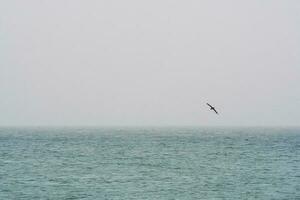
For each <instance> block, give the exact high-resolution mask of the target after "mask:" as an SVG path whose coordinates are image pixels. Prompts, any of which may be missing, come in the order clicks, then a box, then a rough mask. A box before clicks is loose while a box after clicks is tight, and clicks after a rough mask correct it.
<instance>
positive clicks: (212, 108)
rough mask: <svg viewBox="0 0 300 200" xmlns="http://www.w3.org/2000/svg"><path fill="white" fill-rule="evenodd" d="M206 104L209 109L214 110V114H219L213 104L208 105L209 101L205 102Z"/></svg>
mask: <svg viewBox="0 0 300 200" xmlns="http://www.w3.org/2000/svg"><path fill="white" fill-rule="evenodd" d="M206 104H207V105H208V106H209V107H210V110H213V111H215V113H216V114H219V113H218V112H217V111H216V109H215V107H213V106H212V105H210V104H209V103H206Z"/></svg>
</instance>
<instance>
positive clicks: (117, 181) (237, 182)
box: [0, 128, 300, 200]
mask: <svg viewBox="0 0 300 200" xmlns="http://www.w3.org/2000/svg"><path fill="white" fill-rule="evenodd" d="M0 199H3V200H6V199H30V200H33V199H91V200H94V199H103V200H105V199H130V200H131V199H139V200H143V199H151V200H156V199H170V200H171V199H300V129H299V128H0Z"/></svg>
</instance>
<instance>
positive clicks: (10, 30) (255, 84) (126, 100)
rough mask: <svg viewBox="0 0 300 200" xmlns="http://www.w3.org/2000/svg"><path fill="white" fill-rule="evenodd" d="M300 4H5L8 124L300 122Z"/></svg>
mask: <svg viewBox="0 0 300 200" xmlns="http://www.w3.org/2000/svg"><path fill="white" fill-rule="evenodd" d="M299 11H300V1H299V0H285V1H283V0H251V1H241V0H235V1H233V0H227V1H223V0H219V1H214V0H207V1H205V0H203V1H199V0H194V1H192V0H187V1H183V0H182V1H179V0H151V1H142V0H127V1H124V0H106V1H102V0H88V1H86V0H51V1H42V0H26V1H22V0H0V125H78V126H80V125H98V126H103V125H109V126H111V125H198V126H204V125H238V126H245V125H259V126H263V125H267V126H270V125H276V126H281V125H300V12H299ZM206 102H209V103H211V104H212V105H215V107H216V108H217V109H218V110H219V112H220V115H215V114H214V113H213V112H211V111H209V110H208V107H207V106H206V105H205V104H206Z"/></svg>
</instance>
